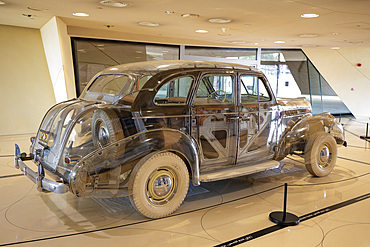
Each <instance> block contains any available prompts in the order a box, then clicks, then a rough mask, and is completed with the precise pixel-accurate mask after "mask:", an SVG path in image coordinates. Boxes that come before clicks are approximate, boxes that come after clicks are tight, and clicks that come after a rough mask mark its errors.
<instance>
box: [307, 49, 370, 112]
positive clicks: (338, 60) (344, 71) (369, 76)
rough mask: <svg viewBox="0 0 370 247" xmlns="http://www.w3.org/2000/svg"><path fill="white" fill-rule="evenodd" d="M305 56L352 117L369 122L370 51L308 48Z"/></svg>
mask: <svg viewBox="0 0 370 247" xmlns="http://www.w3.org/2000/svg"><path fill="white" fill-rule="evenodd" d="M304 52H305V53H306V55H307V56H308V57H309V59H310V60H311V62H312V63H313V64H314V65H315V66H316V68H317V69H318V70H319V71H320V73H321V74H322V75H323V77H324V78H325V79H326V80H327V81H328V83H329V84H330V86H331V87H332V88H333V89H334V91H335V92H336V93H337V94H338V96H339V97H340V98H341V99H342V101H343V103H344V104H346V106H347V107H348V109H349V110H350V111H351V112H352V114H353V115H354V116H355V117H356V118H359V119H362V118H366V119H369V117H370V94H369V93H370V48H342V49H339V50H332V49H329V48H310V49H304ZM357 63H361V64H362V66H361V67H358V66H356V64H357Z"/></svg>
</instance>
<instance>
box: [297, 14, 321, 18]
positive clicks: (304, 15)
mask: <svg viewBox="0 0 370 247" xmlns="http://www.w3.org/2000/svg"><path fill="white" fill-rule="evenodd" d="M319 16H320V15H318V14H314V13H312V14H302V15H301V17H302V18H316V17H319Z"/></svg>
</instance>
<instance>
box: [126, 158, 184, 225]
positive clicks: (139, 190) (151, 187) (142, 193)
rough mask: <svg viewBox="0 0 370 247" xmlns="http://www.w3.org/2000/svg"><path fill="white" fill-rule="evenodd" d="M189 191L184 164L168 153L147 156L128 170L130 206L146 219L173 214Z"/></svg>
mask: <svg viewBox="0 0 370 247" xmlns="http://www.w3.org/2000/svg"><path fill="white" fill-rule="evenodd" d="M188 188H189V173H188V170H187V167H186V165H185V163H184V161H183V160H182V159H181V158H180V157H179V156H177V155H176V154H173V153H170V152H164V153H156V154H149V155H147V156H146V157H144V158H143V159H141V160H140V161H139V163H138V164H137V165H136V166H135V168H134V169H133V170H132V172H131V175H130V179H129V184H128V189H129V195H130V200H131V203H132V205H133V206H134V207H135V208H136V209H137V210H138V211H139V212H140V213H141V214H143V215H144V216H146V217H148V218H153V219H154V218H161V217H165V216H168V215H170V214H172V213H173V212H175V211H176V210H177V209H178V208H179V207H180V205H181V203H182V202H183V201H184V199H185V196H186V194H187V191H188Z"/></svg>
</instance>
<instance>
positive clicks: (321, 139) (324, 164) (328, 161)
mask: <svg viewBox="0 0 370 247" xmlns="http://www.w3.org/2000/svg"><path fill="white" fill-rule="evenodd" d="M304 158H305V165H306V168H307V171H308V172H309V173H311V174H312V175H313V176H317V177H323V176H326V175H328V174H329V173H330V172H331V171H332V170H333V168H334V166H335V163H336V161H337V143H336V141H335V139H334V137H333V136H332V135H330V134H328V133H326V132H322V133H318V134H315V135H313V136H311V137H309V139H308V142H307V144H306V148H305V156H304Z"/></svg>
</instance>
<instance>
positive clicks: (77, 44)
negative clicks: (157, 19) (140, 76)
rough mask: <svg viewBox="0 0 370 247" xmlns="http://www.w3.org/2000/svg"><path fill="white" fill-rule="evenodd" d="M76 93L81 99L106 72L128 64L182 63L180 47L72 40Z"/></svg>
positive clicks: (81, 39) (83, 39) (82, 39)
mask: <svg viewBox="0 0 370 247" xmlns="http://www.w3.org/2000/svg"><path fill="white" fill-rule="evenodd" d="M72 45H73V50H74V66H75V76H76V90H77V95H78V96H79V95H80V94H81V93H82V91H83V90H84V88H85V87H86V85H87V83H88V82H89V81H90V80H91V78H92V77H93V76H94V75H95V74H97V73H98V72H100V71H102V70H103V69H105V68H108V67H111V66H114V65H118V64H125V63H134V62H143V61H154V60H178V59H179V46H172V45H158V44H147V43H137V42H124V41H113V40H97V39H85V38H72Z"/></svg>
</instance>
